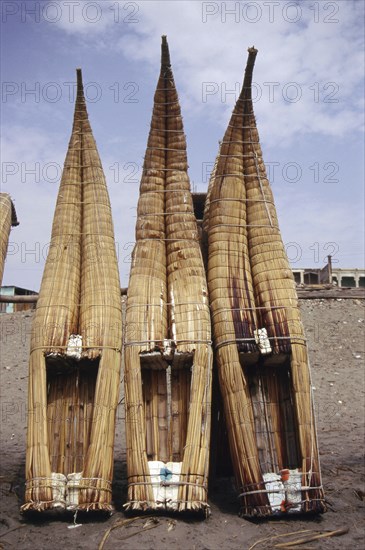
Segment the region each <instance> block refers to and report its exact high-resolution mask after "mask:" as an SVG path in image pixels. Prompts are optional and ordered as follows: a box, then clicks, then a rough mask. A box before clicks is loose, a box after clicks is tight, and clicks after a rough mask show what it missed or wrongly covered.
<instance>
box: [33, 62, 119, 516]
mask: <svg viewBox="0 0 365 550" xmlns="http://www.w3.org/2000/svg"><path fill="white" fill-rule="evenodd" d="M121 341H122V315H121V297H120V283H119V273H118V265H117V257H116V252H115V242H114V230H113V223H112V216H111V208H110V202H109V196H108V191H107V187H106V182H105V176H104V173H103V169H102V165H101V161H100V157H99V154H98V151H97V146H96V143H95V140H94V137H93V134H92V130H91V127H90V123H89V120H88V114H87V109H86V103H85V97H84V92H83V84H82V75H81V70H80V69H78V70H77V99H76V105H75V114H74V123H73V129H72V135H71V140H70V143H69V148H68V152H67V156H66V160H65V164H64V170H63V174H62V179H61V183H60V189H59V193H58V198H57V204H56V210H55V215H54V220H53V227H52V236H51V244H50V249H49V253H48V257H47V261H46V265H45V268H44V274H43V279H42V284H41V289H40V292H39V299H38V302H37V308H36V312H35V317H34V320H33V325H32V336H31V349H30V363H29V393H28V436H27V456H26V493H25V504H24V505H23V507H22V510H23V511H30V510H38V511H44V510H50V509H59V510H61V511H63V510H65V509H68V510H86V511H89V510H101V511H109V510H111V509H112V505H111V481H112V474H113V447H114V432H115V415H116V408H117V402H118V394H119V382H120V365H121Z"/></svg>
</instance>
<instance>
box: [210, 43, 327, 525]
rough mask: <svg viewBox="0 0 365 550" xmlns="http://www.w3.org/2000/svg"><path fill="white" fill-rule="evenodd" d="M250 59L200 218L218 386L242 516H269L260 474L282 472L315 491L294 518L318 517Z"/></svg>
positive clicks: (293, 325) (296, 320)
mask: <svg viewBox="0 0 365 550" xmlns="http://www.w3.org/2000/svg"><path fill="white" fill-rule="evenodd" d="M256 55H257V50H255V48H250V49H249V56H248V62H247V67H246V72H245V79H244V83H243V87H242V91H241V94H240V97H239V99H238V101H237V103H236V106H235V108H234V111H233V113H232V117H231V120H230V122H229V125H228V127H227V130H226V133H225V136H224V138H223V141H222V142H221V144H220V150H219V154H218V157H217V160H216V163H215V168H214V170H213V173H212V176H211V181H210V185H209V191H208V205H207V207H206V211H205V220H204V227H205V229H206V230H208V242H209V256H208V257H209V260H208V281H209V294H210V301H211V308H212V322H213V333H214V344H215V349H216V358H217V364H218V372H219V380H220V386H221V391H222V395H223V401H224V406H225V416H226V419H227V424H228V431H229V439H230V448H231V455H232V461H233V465H234V469H235V474H236V478H237V483H238V485H239V487H240V488H241V493H242V494H244V496H243V498H242V511H243V514H244V515H259V516H262V515H269V514H271V513H272V508H271V506H270V502H269V498H268V494H267V492H266V490H265V483H264V480H263V474H265V473H270V472H277V471H280V470H282V469H287V468H292V469H295V468H299V469H300V471H301V472H302V487H314V488H316V489H308V490H303V491H302V504H301V510H302V511H304V512H307V511H316V512H320V511H323V509H324V501H323V491H322V489H321V478H320V471H319V461H318V451H317V441H316V432H315V423H314V416H313V403H312V400H311V386H310V373H309V365H308V355H307V349H306V344H305V337H304V333H303V327H302V324H301V320H300V312H299V309H298V301H297V296H296V291H295V284H294V280H293V276H292V272H291V269H290V265H289V262H288V259H287V257H286V254H285V249H284V245H283V243H282V239H281V235H280V230H279V226H278V220H277V215H276V210H275V205H274V200H273V195H272V192H271V188H270V184H269V181H268V179H267V176H266V172H265V166H264V162H263V158H262V151H261V147H260V143H259V135H258V131H257V127H256V121H255V116H254V112H253V104H252V95H251V93H252V92H251V85H252V72H253V67H254V62H255V58H256ZM262 328H265V329H266V331H267V335H268V338H269V342H270V345H271V348H272V352H271V353H270V354H268V357H267V358H266V359H265V356H261V358H259V355H260V354H259V348H258V346H257V343H256V341H255V330H257V329H262ZM292 403H293V405H292ZM318 487H319V488H318ZM284 508H285V507H284ZM282 511H285V510H282Z"/></svg>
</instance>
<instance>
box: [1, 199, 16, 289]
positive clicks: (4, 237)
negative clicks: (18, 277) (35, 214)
mask: <svg viewBox="0 0 365 550" xmlns="http://www.w3.org/2000/svg"><path fill="white" fill-rule="evenodd" d="M17 225H19V223H18V219H17V216H16V212H15V208H14V204H13V202H12V200H11V198H10V196H9V195H8V194H7V193H0V284H1V282H2V280H3V274H4V266H5V259H6V253H7V250H8V243H9V235H10V230H11V228H12V227H15V226H17Z"/></svg>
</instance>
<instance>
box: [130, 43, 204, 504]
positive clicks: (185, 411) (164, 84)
mask: <svg viewBox="0 0 365 550" xmlns="http://www.w3.org/2000/svg"><path fill="white" fill-rule="evenodd" d="M187 168H188V166H187V155H186V140H185V135H184V129H183V122H182V117H181V111H180V105H179V100H178V95H177V91H176V88H175V83H174V78H173V74H172V70H171V64H170V56H169V50H168V45H167V40H166V37H163V38H162V58H161V72H160V76H159V79H158V83H157V88H156V93H155V97H154V107H153V114H152V121H151V128H150V134H149V138H148V144H147V150H146V156H145V161H144V167H143V175H142V180H141V186H140V198H139V202H138V211H137V226H136V246H135V249H134V252H133V259H132V268H131V274H130V282H129V288H128V303H127V314H126V339H125V346H126V351H125V353H126V370H125V395H126V420H127V463H128V476H129V480H130V483H129V489H128V503H127V505H126V508H127V509H142V510H146V509H154V508H156V507H159V508H165V507H166V508H167V509H174V510H178V511H184V510H196V511H201V510H205V509H206V508H207V494H206V493H207V474H208V460H209V438H210V399H211V367H212V353H211V343H210V338H211V335H210V315H209V305H208V291H207V284H206V278H205V272H204V265H203V260H202V255H201V251H200V245H199V234H198V228H197V223H196V220H195V216H194V209H193V202H192V196H191V192H190V182H189V177H188V174H187ZM141 367H142V370H141ZM142 386H143V387H142ZM151 460H159V461H162V462H165V463H166V462H175V463H180V462H181V463H182V465H181V474H180V477H179V481H178V482H177V485H178V488H179V489H178V494H177V499H176V500H174V501H173V502H170V503H168V504H167V503H163V502H162V503H161V502H157V501H156V499H155V498H154V495H153V491H152V486H151V479H150V471H149V466H148V461H151Z"/></svg>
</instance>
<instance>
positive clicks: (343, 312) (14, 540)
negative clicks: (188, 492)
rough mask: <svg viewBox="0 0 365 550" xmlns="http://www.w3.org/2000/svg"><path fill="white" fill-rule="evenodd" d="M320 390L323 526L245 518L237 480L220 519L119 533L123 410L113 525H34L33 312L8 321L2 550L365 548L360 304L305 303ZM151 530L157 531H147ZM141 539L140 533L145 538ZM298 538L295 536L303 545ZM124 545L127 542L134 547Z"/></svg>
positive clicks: (215, 493) (223, 493)
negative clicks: (28, 470)
mask: <svg viewBox="0 0 365 550" xmlns="http://www.w3.org/2000/svg"><path fill="white" fill-rule="evenodd" d="M301 308H302V312H303V321H304V324H305V327H306V331H307V336H308V339H309V346H310V357H311V365H312V377H313V385H314V387H315V392H314V393H315V396H316V409H317V419H318V432H319V445H320V454H321V461H322V474H323V482H324V486H325V491H326V498H327V501H328V512H327V513H326V514H324V515H323V516H321V517H319V518H303V517H301V518H294V517H292V518H290V519H287V518H286V519H280V520H270V521H264V522H260V523H255V522H250V521H246V520H244V519H241V518H239V517H238V515H237V511H238V505H237V501H236V498H235V493H234V491H233V488H232V480H230V479H220V480H218V481H215V482H214V483H212V484H211V487H210V503H211V510H212V516H211V517H210V518H209V519H208V520H205V521H204V520H203V521H202V520H199V521H197V520H193V519H187V518H186V519H180V518H178V519H173V520H172V519H171V518H167V517H160V518H158V522H157V523H151V524H149V525H147V526H145V527H146V528H145V529H142V527H143V526H144V525H145V523H146V519H143V520H141V519H138V520H137V521H136V522H134V523H132V524H131V525H129V526H125V525H124V526H120V524H121V522H122V521H123V520H124V519H125V516H124V515H123V513H122V512H121V505H122V503H123V501H124V499H125V487H126V480H125V471H126V468H125V454H124V433H123V424H124V410H123V405H122V403H121V405H120V407H119V409H118V432H117V435H116V452H115V461H116V462H115V484H114V487H115V494H114V499H115V502H116V512H115V513H114V514H113V515H112V516H111V517H110V518H108V519H106V520H98V521H95V520H94V519H92V520H90V519H89V517H87V518H80V517H78V518H77V520H76V521H77V523H81V524H82V525H81V526H79V527H77V528H73V529H70V528H69V527H70V526H71V525H72V518H71V519H70V518H68V519H67V520H59V519H58V520H52V521H50V520H47V521H42V520H40V521H35V520H29V519H26V518H24V517H22V515H21V514H20V513H19V506H20V505H21V504H22V498H23V492H24V462H25V436H26V394H27V374H28V372H27V369H28V352H29V334H30V325H31V319H32V313H31V312H24V313H16V314H4V315H1V316H0V343H1V364H0V376H1V379H0V391H1V424H0V429H1V432H0V445H1V470H0V475H1V478H0V482H1V483H0V499H1V500H0V511H1V519H0V548H17V549H20V550H21V549H28V548H32V549H33V550H34V549H45V550H48V549H51V548H54V547H64V548H68V549H86V548H87V549H96V548H98V545H99V543H100V541H101V540H102V538H103V536H104V534H105V532H106V531H107V530H108V529H109V528H110V527H112V526H117V527H116V528H115V529H114V530H113V531H112V532H111V533H110V536H109V538H108V540H107V542H106V543H105V546H104V549H107V550H110V549H112V548H119V547H122V548H124V549H126V550H128V549H135V548H138V549H140V550H143V549H146V550H147V549H153V550H159V549H172V548H173V549H175V550H179V549H192V550H193V549H195V550H203V549H206V550H213V549H222V550H223V549H224V550H226V549H240V550H242V549H243V550H248V549H249V548H250V547H251V546H252V545H253V544H254V543H255V542H257V541H259V540H260V539H263V538H270V537H274V536H277V535H280V534H285V533H290V532H297V531H301V530H305V529H308V530H313V531H315V532H317V533H320V532H325V531H332V530H335V529H340V528H348V529H349V532H348V533H347V534H345V535H343V536H340V537H336V538H327V539H321V540H317V541H313V542H308V543H306V544H305V545H303V546H298V547H297V548H301V549H305V548H315V549H316V548H321V549H322V548H323V549H326V548H331V549H356V548H363V543H364V523H363V522H364V507H365V503H364V500H363V498H364V492H365V486H364V479H365V477H364V461H363V450H364V390H365V383H364V326H365V321H364V317H365V311H364V301H362V300H353V299H347V300H343V299H342V300H336V299H333V300H332V299H331V300H328V299H326V300H302V301H301ZM149 527H151V529H149ZM140 531H141V532H140ZM301 536H302V535H299V534H298V535H296V536H294V537H291V538H300V537H301ZM125 537H128V538H127V539H126V540H124V539H125ZM288 540H290V538H284V539H282V540H281V539H280V538H277V539H271V540H266V541H264V542H260V543H259V544H257V545H256V546H255V548H256V549H257V550H262V549H265V548H266V549H267V548H274V545H275V544H277V543H279V542H285V541H288Z"/></svg>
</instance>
